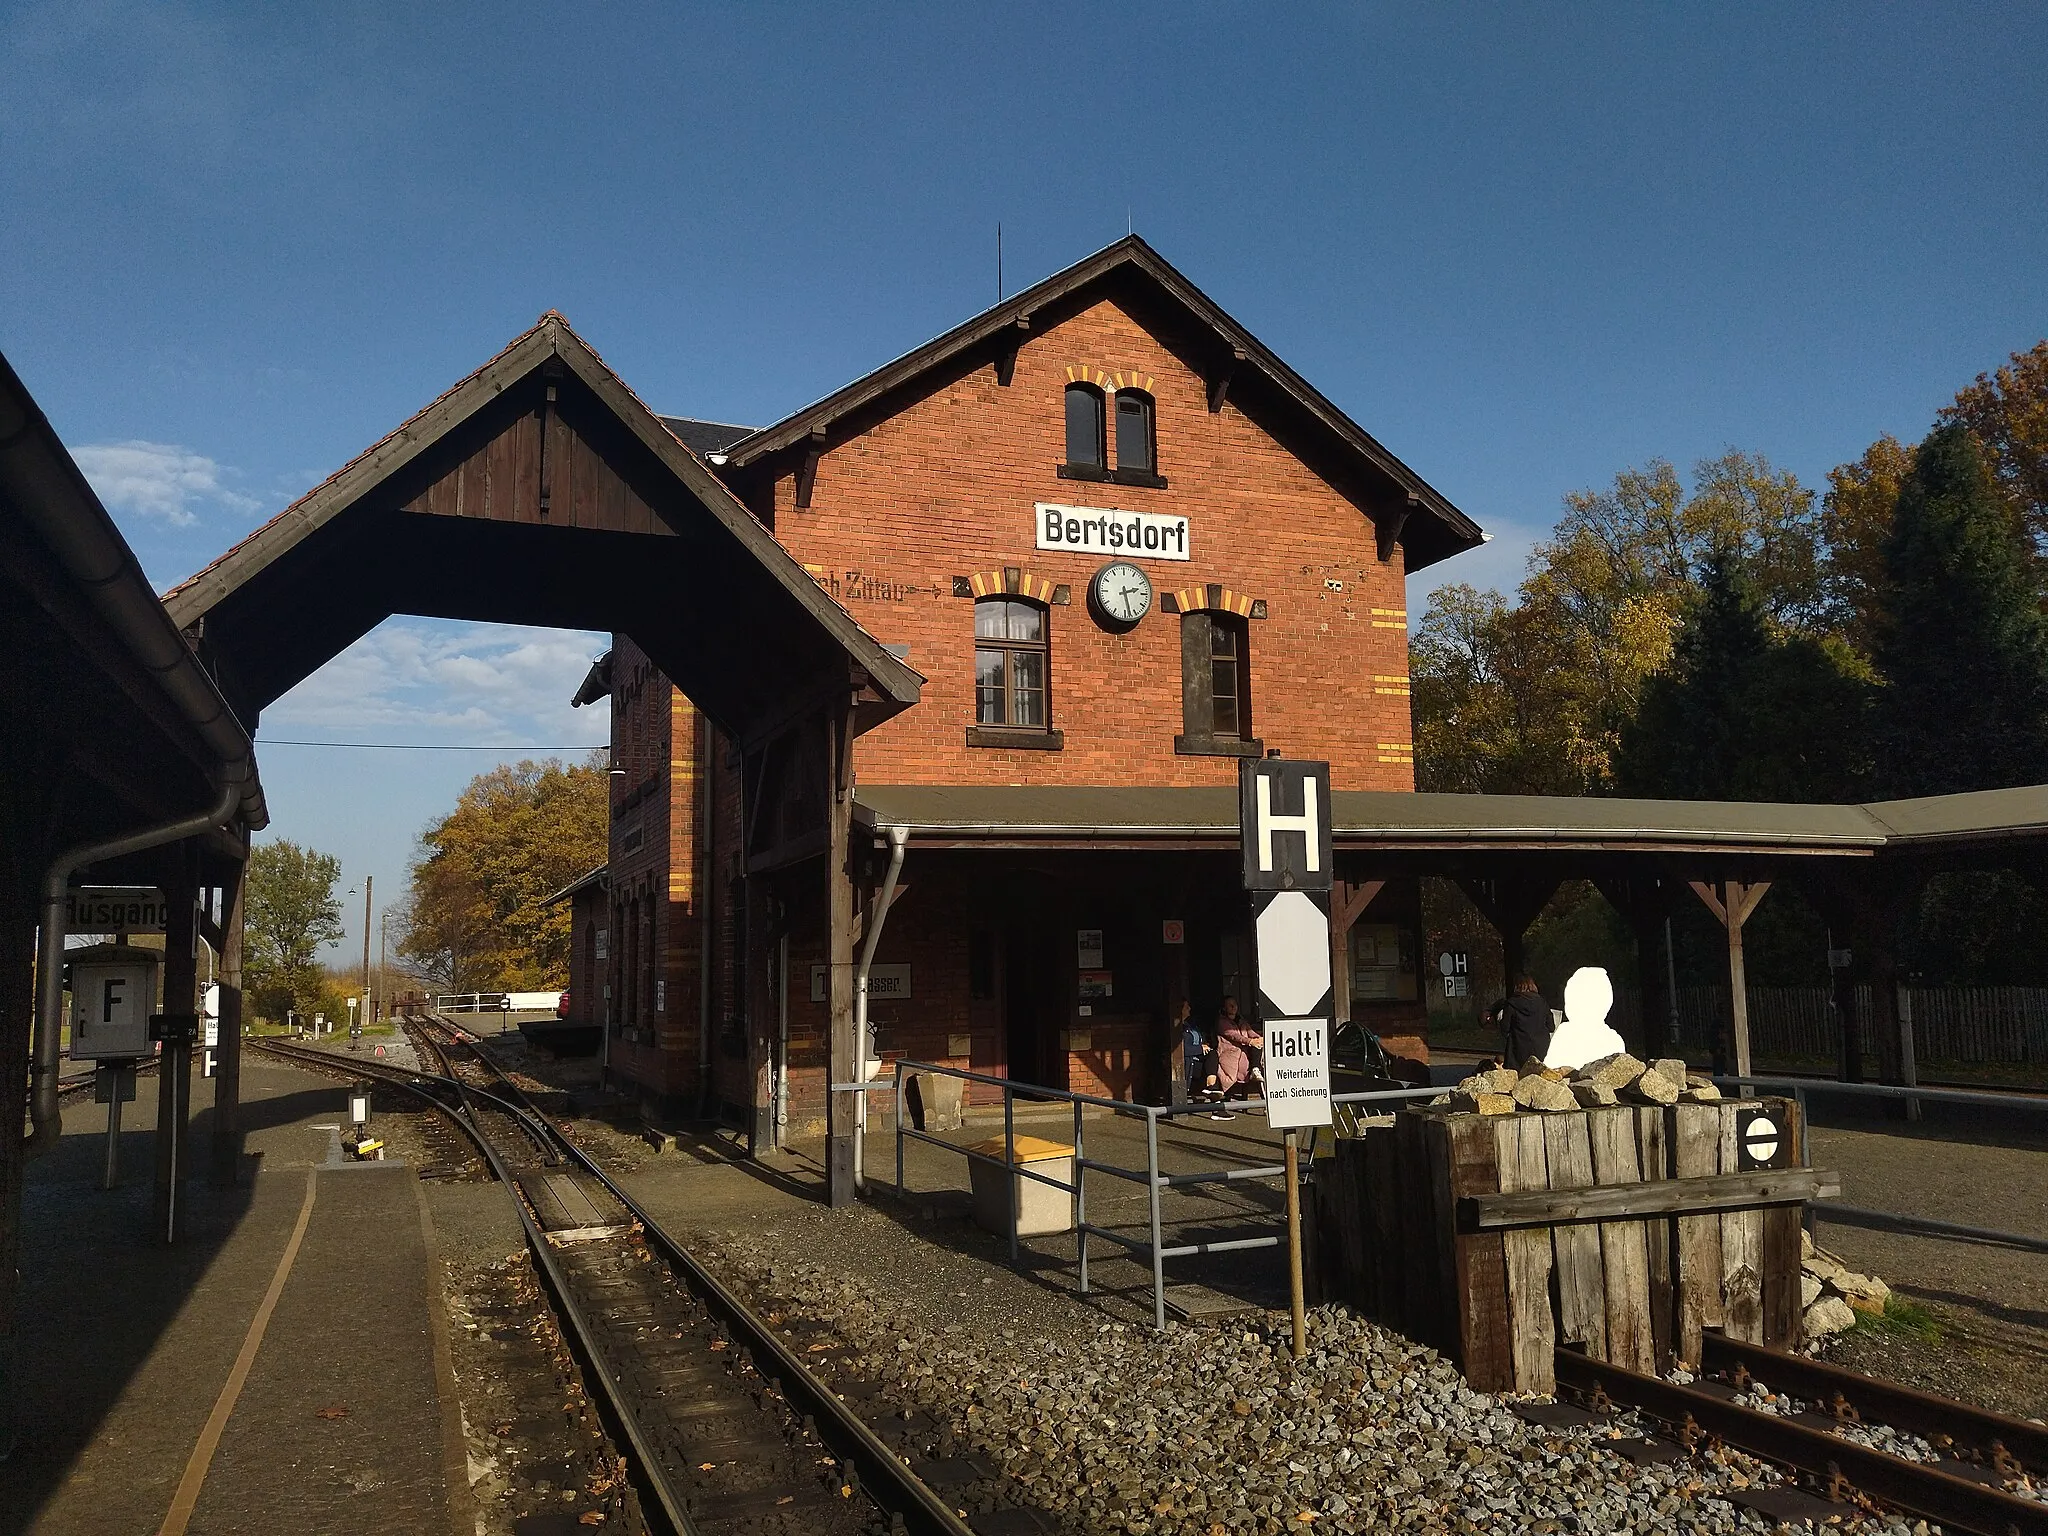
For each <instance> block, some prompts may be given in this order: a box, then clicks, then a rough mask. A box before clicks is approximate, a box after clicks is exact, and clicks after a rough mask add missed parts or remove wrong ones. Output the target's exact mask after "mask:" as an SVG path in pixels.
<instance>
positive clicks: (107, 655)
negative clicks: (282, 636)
mask: <svg viewBox="0 0 2048 1536" xmlns="http://www.w3.org/2000/svg"><path fill="white" fill-rule="evenodd" d="M0 634H4V636H5V643H6V659H5V665H4V668H0V674H4V675H0V842H4V843H5V844H6V846H7V847H8V849H9V851H10V853H11V854H12V855H14V857H13V858H12V859H11V860H9V861H8V862H10V863H11V864H12V865H13V867H14V868H15V870H16V872H17V874H21V875H23V876H25V877H26V878H27V879H28V880H29V881H30V882H31V883H33V881H34V880H35V879H37V878H39V877H40V876H41V873H42V870H43V868H44V865H45V864H46V863H47V862H48V861H49V860H50V859H51V858H53V857H55V855H56V853H57V851H58V850H59V849H61V848H64V847H68V846H71V845H73V844H78V843H83V842H87V841H98V840H102V839H105V838H109V837H115V836H122V835H125V834H127V833H130V832H134V831H136V830H138V829H140V828H142V827H144V826H148V825H150V824H152V823H158V822H163V821H167V820H175V819H177V818H179V817H183V816H190V815H193V814H195V813H197V812H200V811H203V810H205V809H207V808H208V807H209V806H210V805H212V804H213V803H214V802H215V801H216V800H217V799H218V798H219V797H220V795H221V793H222V792H223V791H224V790H226V789H227V788H228V787H229V786H231V785H232V786H235V787H236V788H237V789H238V791H239V804H240V809H239V811H238V812H237V815H236V818H235V819H237V820H239V821H240V822H241V823H242V824H243V825H244V826H247V827H253V828H260V827H262V826H264V825H265V824H266V822H267V820H268V813H267V811H266V809H265V807H264V802H263V786H262V783H261V780H260V779H259V778H258V776H257V770H256V759H255V753H254V751H253V749H252V747H251V744H250V739H249V732H248V731H247V730H246V729H245V728H244V727H243V726H242V724H241V723H240V722H239V721H237V720H236V719H235V717H234V715H233V714H232V712H231V711H230V710H229V708H228V706H227V703H226V702H225V701H224V700H223V699H222V697H221V694H220V692H219V690H218V689H217V688H216V687H215V686H214V682H213V679H212V678H210V677H209V676H208V675H207V674H206V672H205V671H204V670H203V669H202V668H201V667H200V666H199V664H198V662H197V661H196V660H195V659H194V658H193V656H192V653H191V651H190V649H189V648H188V647H187V646H186V644H185V642H184V640H183V638H182V637H181V636H180V635H179V634H178V630H177V627H176V626H175V625H174V624H173V623H172V622H171V620H170V618H169V617H168V616H167V615H166V614H165V612H164V609H163V605H162V604H161V603H160V602H159V601H158V599H157V595H156V592H155V590H154V589H153V588H152V587H151V586H150V584H149V581H148V579H147V578H146V577H145V576H144V575H143V572H142V567H141V566H140V565H139V564H137V562H136V559H135V555H134V553H133V552H132V551H131V550H130V549H129V547H128V543H127V541H126V540H125V539H123V538H122V536H121V533H120V530H119V529H118V528H116V527H115V525H114V520H113V519H112V518H111V517H109V516H108V515H107V510H106V508H105V507H104V506H102V505H101V504H100V499H99V497H98V496H96V495H95V494H94V493H93V490H92V487H91V486H90V485H88V484H87V483H86V480H85V476H84V475H83V474H81V473H80V472H79V469H78V465H77V464H76V463H75V462H73V460H72V458H71V455H70V453H69V452H67V451H66V450H65V447H64V445H63V443H62V442H61V441H60V440H59V438H58V436H57V433H56V431H55V430H54V429H53V428H52V427H51V425H50V423H49V421H48V419H47V418H45V417H44V415H43V412H42V409H41V408H40V407H39V406H38V405H37V404H36V402H35V400H34V398H33V397H32V396H31V395H30V394H29V392H28V389H27V387H26V386H25V385H24V384H23V383H22V381H21V379H20V378H19V377H18V376H17V375H16V374H15V372H14V370H13V368H12V367H11V366H9V364H8V362H7V360H6V359H5V358H4V357H0ZM99 872H100V873H103V872H104V871H103V870H102V871H99Z"/></svg>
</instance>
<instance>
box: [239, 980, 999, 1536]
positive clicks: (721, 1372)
mask: <svg viewBox="0 0 2048 1536" xmlns="http://www.w3.org/2000/svg"><path fill="white" fill-rule="evenodd" d="M409 1033H410V1034H411V1037H412V1039H413V1043H414V1045H415V1047H416V1049H418V1050H419V1052H420V1054H421V1055H422V1056H423V1057H425V1058H428V1059H431V1060H433V1061H434V1062H435V1063H436V1064H437V1065H439V1066H441V1067H443V1068H444V1070H443V1071H442V1072H440V1073H431V1072H419V1073H413V1072H408V1071H406V1070H405V1069H403V1068H400V1067H396V1066H392V1065H388V1064H386V1063H381V1062H366V1061H362V1060H360V1059H355V1058H337V1057H335V1055H334V1054H333V1053H331V1052H327V1051H319V1050H312V1049H308V1048H305V1047H297V1046H284V1045H280V1044H278V1043H276V1042H271V1041H263V1042H261V1043H260V1044H259V1049H264V1050H267V1051H269V1052H271V1053H272V1054H275V1055H279V1056H283V1057H285V1058H286V1059H288V1060H291V1061H293V1062H294V1063H295V1064H301V1065H307V1066H314V1067H318V1068H321V1069H324V1070H326V1071H329V1072H338V1073H341V1074H344V1075H349V1076H364V1077H373V1078H376V1079H378V1080H381V1081H388V1082H391V1083H393V1084H394V1085H395V1086H399V1087H401V1088H404V1089H406V1090H408V1091H410V1092H413V1093H415V1094H416V1095H418V1096H420V1097H422V1098H424V1099H426V1100H427V1101H428V1102H430V1103H432V1104H434V1106H435V1107H436V1108H439V1109H441V1110H442V1111H443V1112H445V1113H446V1114H448V1115H449V1116H450V1117H451V1118H453V1119H455V1121H456V1122H457V1123H458V1124H460V1125H461V1126H462V1127H463V1128H464V1130H465V1131H466V1132H467V1133H468V1134H469V1135H470V1137H471V1138H472V1139H473V1140H474V1141H475V1142H476V1145H477V1147H478V1149H479V1151H481V1152H482V1153H483V1155H484V1157H485V1159H486V1160H487V1161H488V1162H489V1163H490V1164H491V1166H492V1168H493V1171H494V1172H495V1173H496V1174H497V1176H498V1177H499V1179H500V1180H501V1181H502V1182H503V1183H504V1184H505V1185H506V1186H507V1188H508V1189H509V1190H511V1191H512V1192H513V1194H514V1199H515V1203H516V1204H517V1206H518V1209H519V1214H520V1219H521V1221H522V1223H523V1224H524V1226H525V1228H526V1233H527V1243H528V1246H529V1248H530V1249H531V1250H532V1253H533V1257H534V1264H535V1267H536V1269H537V1270H538V1271H539V1272H540V1274H541V1276H542V1278H543V1280H544V1281H545V1282H546V1284H547V1286H548V1289H549V1291H550V1292H551V1294H552V1296H553V1298H554V1302H555V1306H556V1311H557V1315H558V1317H559V1318H560V1320H561V1323H562V1329H563V1333H564V1336H565V1337H567V1338H568V1339H570V1340H571V1342H572V1344H573V1345H574V1347H575V1349H576V1352H577V1354H578V1358H579V1362H580V1363H581V1365H582V1367H583V1369H584V1373H585V1376H586V1378H587V1381H588V1383H589V1385H590V1386H591V1388H592V1392H591V1396H592V1400H593V1401H594V1402H596V1403H598V1405H599V1406H600V1408H601V1409H602V1410H604V1411H605V1415H606V1418H607V1421H608V1423H609V1425H610V1427H611V1429H612V1432H613V1436H614V1440H615V1442H616V1443H617V1444H618V1445H619V1446H620V1447H621V1449H622V1450H624V1451H625V1453H626V1455H627V1459H628V1464H629V1466H630V1467H631V1469H632V1471H633V1474H634V1480H635V1483H636V1486H637V1487H638V1489H639V1491H640V1495H641V1499H640V1503H641V1508H642V1511H643V1513H644V1514H645V1515H646V1516H647V1517H648V1519H649V1520H650V1522H652V1523H653V1524H654V1525H655V1526H656V1528H657V1529H659V1528H662V1527H666V1528H667V1529H668V1530H670V1531H672V1532H674V1533H676V1536H716V1533H722V1532H727V1531H731V1532H739V1531H746V1532H757V1533H762V1536H773V1533H780V1532H790V1533H794V1532H799V1531H801V1532H807V1533H808V1532H819V1533H825V1536H830V1533H835V1532H846V1533H856V1532H857V1533H880V1532H885V1531H886V1532H891V1533H896V1532H902V1533H916V1536H974V1533H973V1532H972V1531H971V1530H970V1528H969V1526H968V1525H967V1524H966V1523H965V1522H964V1521H963V1520H962V1519H961V1518H960V1516H959V1515H958V1514H956V1513H955V1506H954V1503H953V1502H949V1501H948V1500H947V1499H943V1498H941V1497H940V1496H939V1495H938V1494H937V1493H935V1492H934V1491H933V1490H932V1488H930V1487H929V1486H927V1485H926V1484H925V1483H924V1482H923V1481H922V1480H921V1479H919V1478H918V1477H917V1476H916V1475H915V1474H914V1473H913V1472H912V1470H911V1468H910V1467H909V1466H908V1465H906V1464H905V1462H904V1461H903V1460H902V1459H901V1458H900V1457H899V1456H898V1454H897V1453H896V1452H895V1451H893V1450H892V1449H891V1448H890V1446H889V1445H888V1444H887V1443H885V1441H884V1440H883V1439H882V1438H880V1437H879V1436H878V1435H876V1433H875V1432H874V1431H873V1430H872V1429H870V1428H869V1427H868V1425H867V1424H865V1423H864V1422H863V1421H862V1420H861V1419H860V1418H859V1417H858V1416H857V1415H856V1414H855V1413H854V1412H852V1410H850V1409H849V1408H848V1407H847V1405H846V1404H845V1403H844V1402H842V1401H841V1400H840V1398H839V1397H838V1396H837V1395H836V1394H835V1393H834V1392H833V1391H832V1390H831V1389H830V1388H829V1387H828V1386H826V1385H825V1384H824V1383H823V1382H821V1381H819V1380H818V1379H817V1378H816V1377H814V1376H813V1375H812V1374H811V1373H810V1371H809V1370H808V1369H807V1368H806V1365H805V1363H804V1362H803V1361H801V1360H800V1359H799V1358H798V1357H797V1355H796V1354H795V1353H794V1352H793V1351H792V1349H791V1348H790V1346H789V1345H788V1344H787V1343H785V1342H784V1340H782V1339H780V1338H778V1337H777V1336H776V1334H775V1332H774V1331H773V1330H772V1329H771V1328H770V1327H769V1326H768V1324H767V1323H766V1322H765V1321H763V1320H762V1319H760V1318H758V1317H756V1316H755V1315H754V1314H753V1313H752V1312H751V1311H750V1310H749V1309H748V1308H746V1307H745V1306H744V1305H743V1304H742V1303H740V1302H739V1301H738V1300H737V1299H736V1298H735V1297H733V1296H732V1295H731V1294H730V1293H729V1292H727V1291H726V1290H725V1289H724V1288H723V1287H722V1286H720V1285H719V1284H718V1282H717V1281H716V1280H715V1279H714V1278H713V1277H712V1276H710V1275H709V1274H708V1273H707V1272H705V1271H704V1270H703V1269H702V1267H701V1266H699V1265H698V1264H697V1263H696V1262H695V1260H694V1259H692V1258H691V1257H690V1255H689V1254H688V1253H687V1252H686V1251H685V1250H684V1249H683V1248H682V1247H681V1246H680V1245H679V1244H677V1243H676V1242H675V1241H674V1240H673V1239H672V1238H670V1237H669V1236H668V1235H667V1234H666V1233H665V1232H663V1231H662V1230H661V1228H660V1227H659V1225H658V1224H657V1223H655V1222H654V1221H653V1220H652V1218H650V1217H649V1216H648V1215H647V1214H646V1213H645V1212H644V1211H643V1210H641V1209H640V1207H639V1206H638V1205H637V1204H636V1203H635V1202H634V1201H633V1200H632V1199H631V1197H630V1196H628V1195H626V1193H625V1192H624V1191H623V1190H621V1189H620V1188H619V1187H618V1186H617V1185H616V1184H615V1183H614V1182H613V1181H612V1179H611V1178H610V1177H609V1175H607V1174H606V1173H605V1172H604V1170H603V1169H601V1168H600V1167H599V1166H598V1165H597V1164H596V1163H595V1162H594V1161H593V1160H591V1159H590V1158H589V1157H588V1156H587V1155H586V1154H584V1152H583V1151H582V1149H581V1148H579V1147H577V1146H576V1145H575V1144H574V1143H573V1142H571V1141H570V1140H569V1139H568V1138H567V1137H566V1136H565V1135H564V1134H563V1133H562V1132H561V1131H560V1130H559V1129H558V1128H557V1127H555V1126H554V1125H552V1124H551V1123H550V1122H549V1121H548V1120H547V1119H546V1117H545V1116H544V1115H542V1114H541V1113H539V1112H538V1111H537V1110H536V1109H535V1108H534V1107H533V1106H532V1104H531V1102H530V1101H529V1100H527V1099H526V1097H525V1095H524V1094H523V1093H522V1092H521V1091H520V1090H519V1088H518V1086H517V1085H516V1084H515V1083H513V1082H512V1081H511V1080H510V1078H509V1077H506V1076H505V1075H504V1074H503V1073H501V1072H500V1071H499V1070H498V1069H497V1066H496V1064H495V1063H492V1062H490V1061H489V1059H488V1058H487V1057H485V1056H484V1055H483V1054H482V1053H481V1052H480V1051H478V1050H476V1048H475V1046H474V1043H473V1042H470V1041H468V1040H466V1039H464V1037H463V1036H462V1035H461V1033H460V1032H459V1031H457V1030H454V1029H452V1028H450V1027H449V1026H447V1025H446V1024H445V1023H443V1022H442V1021H440V1020H434V1021H432V1024H431V1025H430V1026H429V1027H415V1028H414V1029H413V1030H412V1031H410V1032H409ZM251 1043H256V1042H253V1041H252V1042H251ZM472 1064H474V1065H472ZM484 1075H488V1078H489V1083H488V1086H486V1085H485V1084H484V1083H480V1082H478V1081H476V1078H478V1077H479V1076H484ZM443 1095H447V1096H448V1097H447V1098H444V1097H443ZM448 1098H453V1099H454V1100H455V1103H454V1104H452V1105H451V1104H450V1103H449V1102H448ZM953 1491H954V1492H955V1493H963V1492H965V1491H966V1490H964V1489H956V1490H953ZM1003 1528H1006V1527H1003V1526H1001V1525H1000V1524H998V1525H995V1526H992V1527H984V1532H986V1531H987V1530H990V1529H1003ZM1027 1528H1028V1527H1021V1526H1020V1527H1017V1529H1027Z"/></svg>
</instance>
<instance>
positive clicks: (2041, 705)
mask: <svg viewBox="0 0 2048 1536" xmlns="http://www.w3.org/2000/svg"><path fill="white" fill-rule="evenodd" d="M2030 560H2031V554H2030V550H2029V548H2028V545H2027V542H2026V536H2025V533H2024V531H2023V530H2022V528H2021V527H2020V524H2019V521H2018V519H2017V518H2016V517H2015V515H2014V513H2013V510H2012V508H2011V506H2010V505H2009V503H2008V502H2007V501H2006V500H2005V499H2004V498H2002V497H2001V496H2000V495H1999V493H1998V490H1997V488H1996V486H1995V485H1994V483H1993V481H1992V478H1991V475H1990V472H1989V470H1988V469H1987V468H1986V466H1985V463H1984V458H1983V455H1982V453H1981V452H1980V451H1979V449H1978V446H1977V444H1976V442H1975V440H1974V439H1973V438H1972V437H1971V436H1970V434H1969V432H1968V431H1967V430H1966V429H1965V428H1963V427H1961V426H1945V427H1940V428H1937V429H1936V430H1935V431H1934V432H1932V433H1930V434H1929V435H1928V437H1927V439H1926V440H1925V441H1924V442H1922V443H1921V444H1920V447H1919V449H1918V451H1917V452H1916V453H1915V454H1914V457H1913V470H1912V473H1911V474H1910V475H1908V476H1907V478H1906V482H1905V484H1904V486H1902V487H1901V489H1900V492H1899V503H1898V511H1897V513H1896V514H1895V515H1894V518H1893V522H1892V531H1891V536H1890V537H1889V538H1888V539H1887V540H1886V542H1885V549H1884V570H1885V574H1884V587H1883V591H1882V594H1881V599H1882V601H1881V612H1880V618H1879V623H1878V626H1877V646H1876V656H1875V658H1874V659H1875V661H1876V664H1877V670H1878V673H1879V675H1880V676H1881V677H1882V679H1883V681H1884V683H1885V687H1884V689H1883V702H1882V705H1881V711H1880V715H1881V724H1880V730H1879V746H1880V750H1881V754H1882V760H1881V762H1880V765H1879V771H1880V774H1881V778H1882V781H1883V784H1884V787H1885V789H1886V790H1887V791H1888V792H1889V793H1891V794H1893V795H1901V796H1904V795H1935V794H1947V793H1951V792H1954V791H1957V790H1971V789H1997V788H2003V787H2006V786H2008V785H2014V784H2031V783H2038V782H2040V781H2042V780H2043V779H2044V778H2048V625H2044V623H2043V620H2042V615H2041V610H2040V607H2039V600H2038V597H2037V594H2036V589H2035V581H2034V573H2033V571H2032V569H2031V568H2030Z"/></svg>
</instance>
